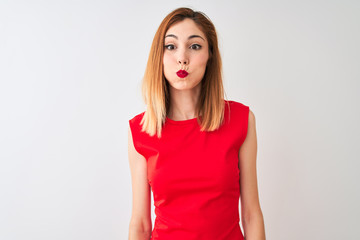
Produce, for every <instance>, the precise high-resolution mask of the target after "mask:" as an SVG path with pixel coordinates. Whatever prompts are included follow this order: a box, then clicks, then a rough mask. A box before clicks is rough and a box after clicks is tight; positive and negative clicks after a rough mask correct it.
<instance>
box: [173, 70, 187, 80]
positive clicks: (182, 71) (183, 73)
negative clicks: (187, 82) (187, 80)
mask: <svg viewBox="0 0 360 240" xmlns="http://www.w3.org/2000/svg"><path fill="white" fill-rule="evenodd" d="M176 74H177V75H178V77H180V78H184V77H186V76H187V75H188V74H189V73H188V72H187V71H185V70H179V71H177V73H176Z"/></svg>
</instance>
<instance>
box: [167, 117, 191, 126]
mask: <svg viewBox="0 0 360 240" xmlns="http://www.w3.org/2000/svg"><path fill="white" fill-rule="evenodd" d="M166 121H168V122H169V123H172V124H189V123H193V122H197V117H196V118H190V119H186V120H178V121H175V120H172V119H171V118H169V117H168V116H166Z"/></svg>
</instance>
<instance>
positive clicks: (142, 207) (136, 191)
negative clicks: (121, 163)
mask: <svg viewBox="0 0 360 240" xmlns="http://www.w3.org/2000/svg"><path fill="white" fill-rule="evenodd" d="M128 156H129V166H130V171H131V182H132V212H131V220H130V224H129V240H149V239H150V238H151V231H152V222H151V189H150V185H149V183H148V181H147V163H146V159H145V158H144V156H142V155H141V154H140V153H138V152H137V151H136V149H135V147H134V144H133V139H132V134H131V129H130V127H129V130H128Z"/></svg>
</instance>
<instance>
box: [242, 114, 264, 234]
mask: <svg viewBox="0 0 360 240" xmlns="http://www.w3.org/2000/svg"><path fill="white" fill-rule="evenodd" d="M256 154H257V139H256V127H255V116H254V114H253V112H252V111H251V110H250V111H249V120H248V131H247V136H246V139H245V141H244V143H243V144H242V146H241V148H240V151H239V169H240V188H241V190H240V191H241V193H240V194H241V215H242V216H241V218H242V223H243V224H242V225H243V229H244V235H245V239H246V240H265V226H264V219H263V215H262V211H261V207H260V203H259V195H258V187H257V174H256Z"/></svg>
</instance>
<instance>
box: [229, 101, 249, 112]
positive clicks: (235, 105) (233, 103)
mask: <svg viewBox="0 0 360 240" xmlns="http://www.w3.org/2000/svg"><path fill="white" fill-rule="evenodd" d="M225 103H228V104H229V107H230V109H239V110H243V111H244V110H248V109H249V106H248V105H245V104H244V103H242V102H239V101H235V100H225Z"/></svg>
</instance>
